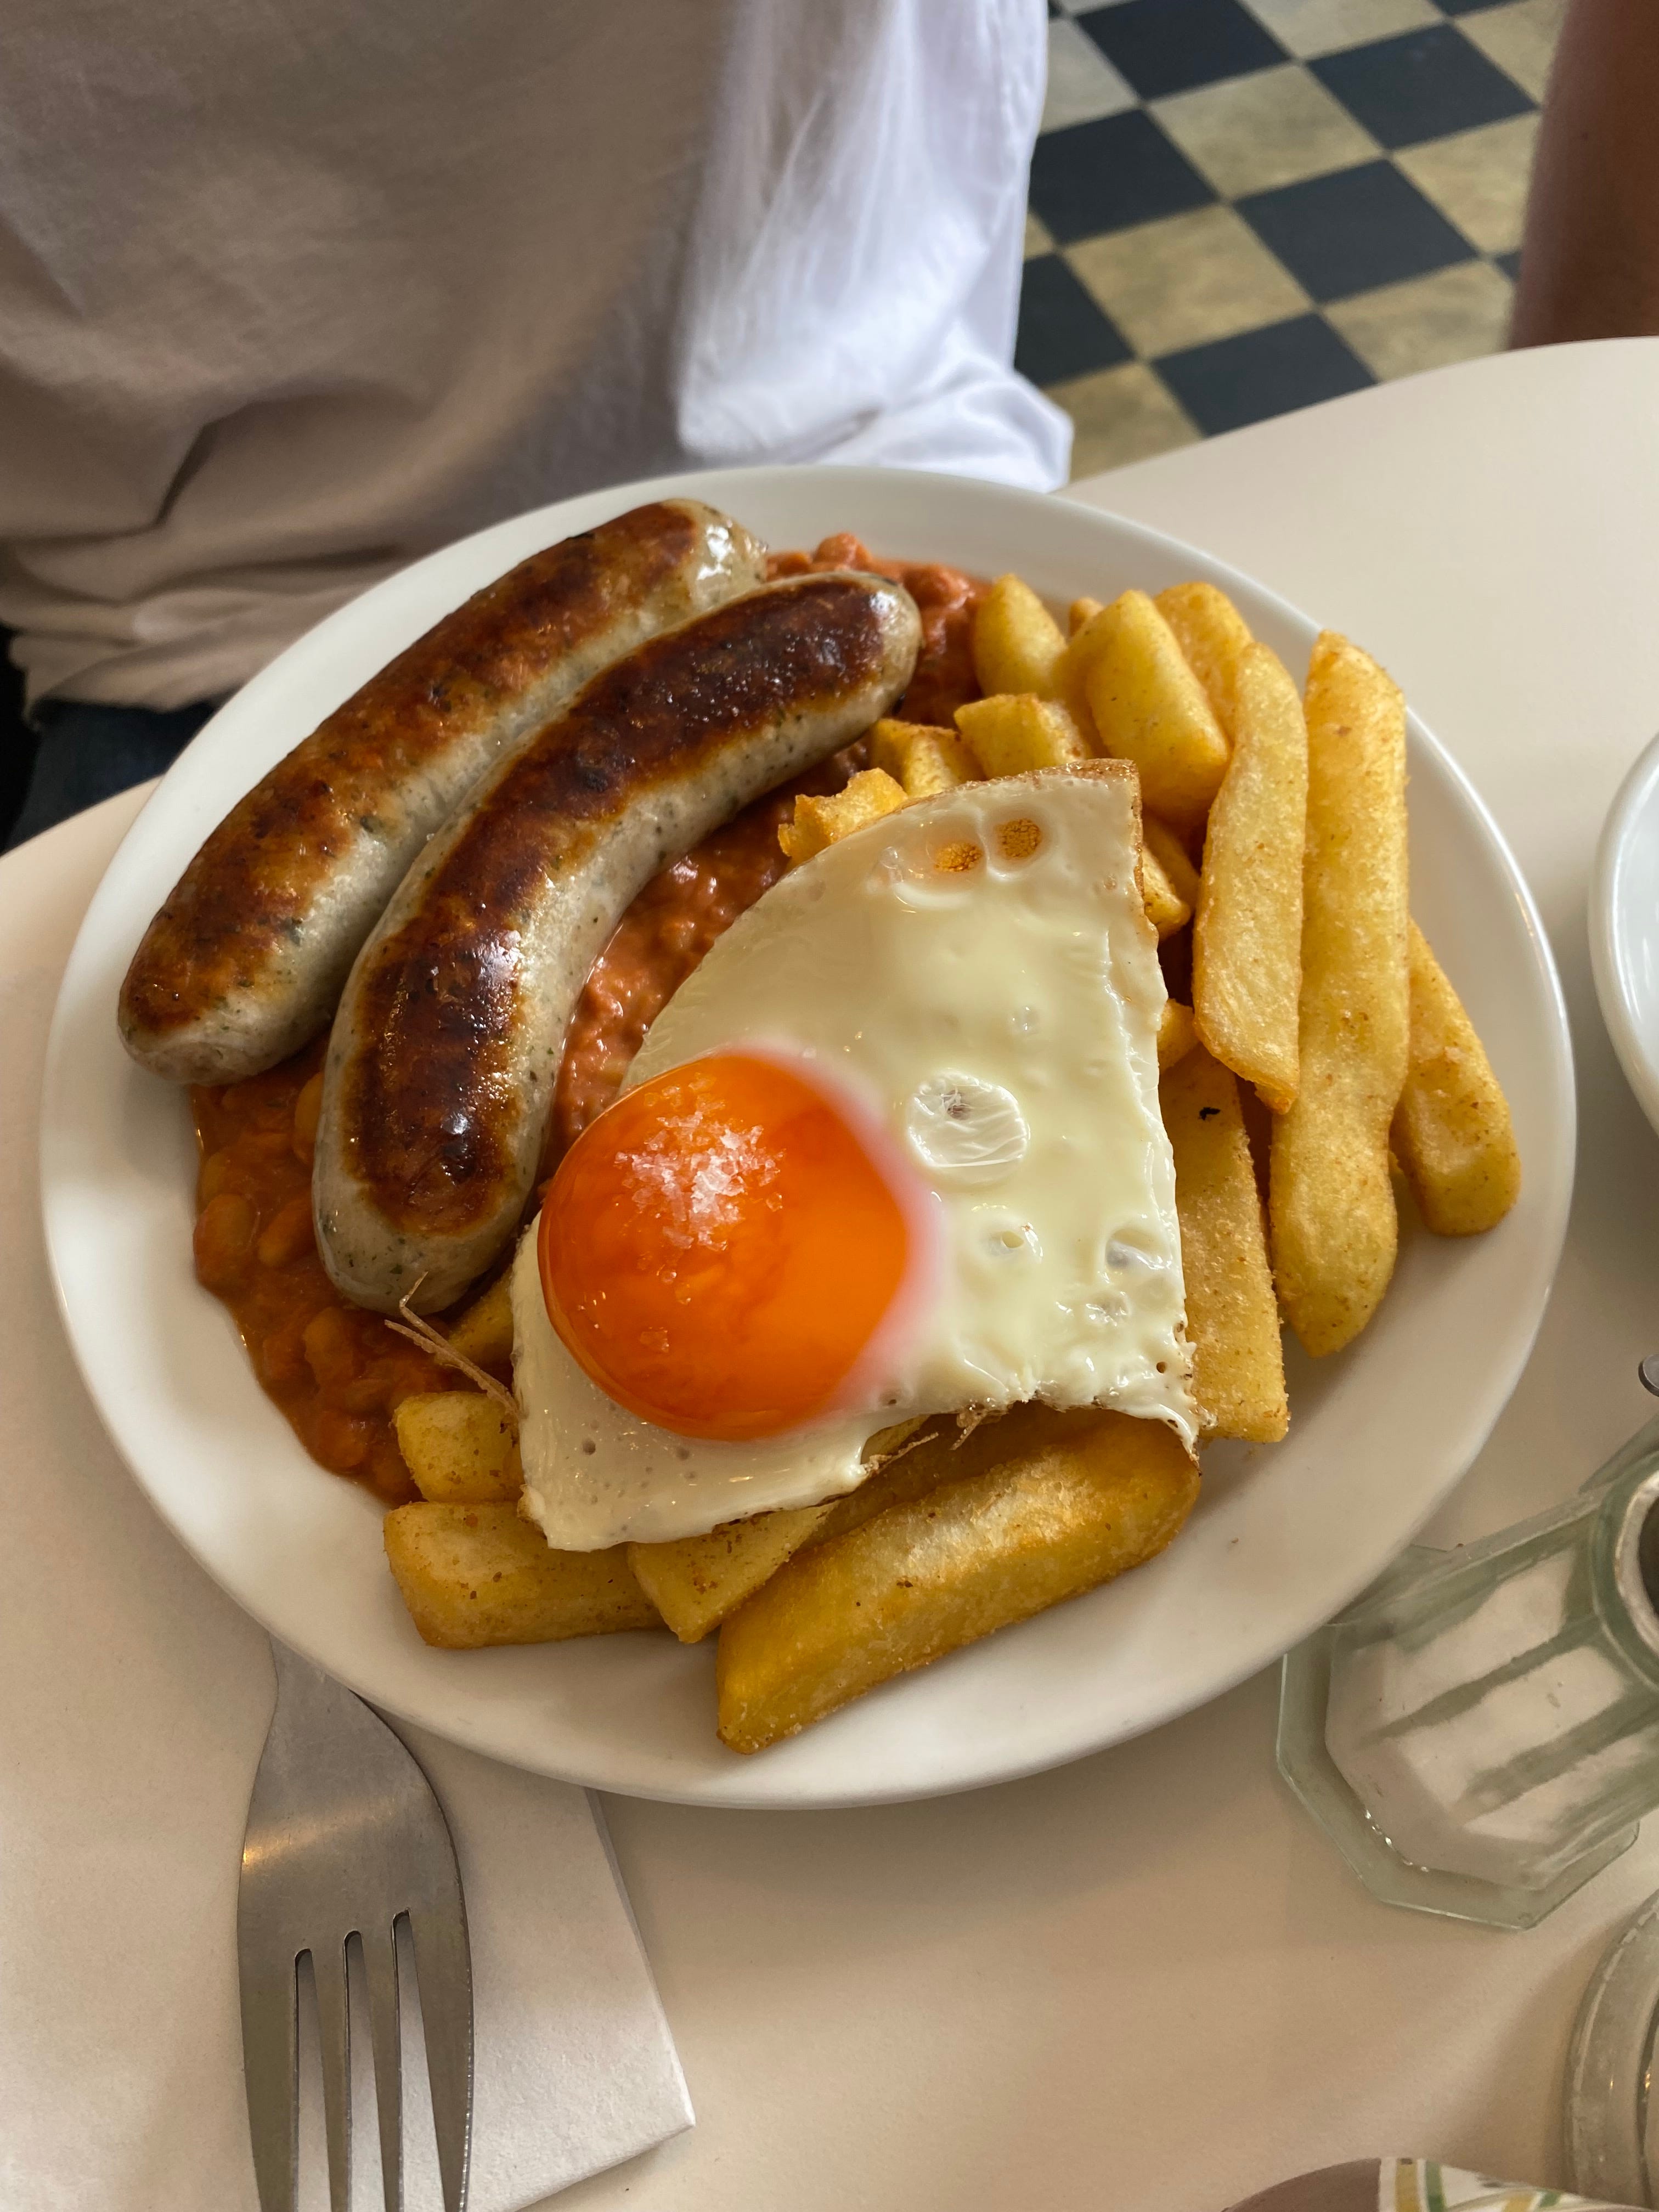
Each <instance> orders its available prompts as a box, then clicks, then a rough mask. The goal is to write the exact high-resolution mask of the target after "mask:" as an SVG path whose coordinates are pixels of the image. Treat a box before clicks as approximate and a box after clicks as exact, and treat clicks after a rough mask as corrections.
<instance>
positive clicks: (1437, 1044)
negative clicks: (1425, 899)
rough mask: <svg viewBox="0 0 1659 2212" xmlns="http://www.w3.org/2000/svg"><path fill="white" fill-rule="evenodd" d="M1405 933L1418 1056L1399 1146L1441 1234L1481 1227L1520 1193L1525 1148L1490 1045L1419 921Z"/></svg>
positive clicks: (1398, 1121)
mask: <svg viewBox="0 0 1659 2212" xmlns="http://www.w3.org/2000/svg"><path fill="white" fill-rule="evenodd" d="M1407 943H1408V946H1409V954H1408V962H1409V973H1410V978H1411V1057H1410V1060H1409V1062H1408V1063H1407V1070H1406V1087H1405V1089H1404V1090H1403V1091H1401V1094H1400V1103H1399V1105H1398V1106H1396V1107H1395V1115H1394V1128H1393V1133H1392V1139H1391V1141H1392V1144H1393V1148H1394V1156H1395V1159H1397V1160H1398V1161H1399V1163H1400V1165H1401V1170H1403V1172H1404V1174H1405V1177H1406V1180H1407V1182H1408V1183H1409V1184H1410V1185H1411V1187H1412V1194H1413V1197H1414V1198H1415V1199H1416V1200H1417V1210H1418V1212H1419V1213H1420V1214H1421V1215H1422V1217H1423V1219H1424V1222H1425V1225H1426V1226H1427V1227H1429V1228H1430V1229H1431V1230H1433V1231H1434V1233H1435V1235H1436V1236H1437V1237H1476V1236H1479V1235H1480V1232H1481V1231H1483V1230H1486V1229H1492V1228H1495V1227H1496V1226H1497V1225H1498V1223H1499V1222H1500V1221H1501V1220H1502V1219H1503V1218H1504V1215H1505V1214H1506V1213H1507V1212H1509V1210H1510V1207H1511V1206H1513V1205H1514V1204H1515V1201H1516V1199H1517V1198H1518V1197H1519V1196H1520V1194H1521V1155H1520V1154H1519V1152H1516V1148H1515V1131H1514V1130H1513V1128H1511V1127H1510V1109H1509V1104H1508V1102H1507V1101H1506V1099H1505V1098H1504V1094H1503V1092H1502V1091H1500V1090H1499V1088H1498V1078H1497V1077H1496V1076H1495V1075H1494V1074H1493V1073H1492V1062H1491V1061H1490V1060H1488V1059H1487V1058H1486V1047H1485V1046H1484V1045H1483V1044H1482V1043H1481V1042H1480V1038H1479V1037H1478V1036H1476V1035H1475V1032H1474V1023H1473V1022H1471V1021H1470V1019H1469V1018H1468V1015H1467V1014H1466V1013H1465V1012H1464V1011H1463V1004H1462V1000H1460V999H1459V997H1458V995H1457V994H1456V992H1455V991H1454V990H1453V988H1452V987H1451V985H1450V983H1449V981H1447V979H1446V975H1445V972H1444V970H1443V969H1442V967H1441V965H1440V963H1439V962H1438V961H1437V959H1436V958H1435V957H1434V955H1433V953H1432V952H1431V951H1430V950H1429V945H1428V940H1427V939H1426V938H1425V936H1424V934H1423V933H1422V931H1421V930H1420V929H1419V927H1418V926H1417V924H1416V923H1415V922H1413V923H1412V925H1411V927H1410V931H1409V934H1408V939H1407Z"/></svg>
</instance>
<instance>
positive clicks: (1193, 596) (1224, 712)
mask: <svg viewBox="0 0 1659 2212" xmlns="http://www.w3.org/2000/svg"><path fill="white" fill-rule="evenodd" d="M1157 604H1158V612H1159V613H1160V614H1161V615H1162V616H1163V617H1164V621H1165V622H1166V623H1169V625H1170V629H1172V630H1173V631H1174V632H1175V634H1176V639H1177V641H1178V642H1179V644H1180V647H1181V650H1182V653H1185V655H1186V656H1187V665H1188V667H1189V668H1190V669H1191V670H1192V671H1193V673H1194V676H1196V677H1197V678H1198V680H1199V682H1200V684H1202V685H1203V686H1204V691H1205V696H1206V697H1207V699H1208V700H1209V702H1210V704H1211V706H1212V707H1213V708H1214V709H1215V718H1216V720H1217V721H1218V722H1219V723H1220V725H1221V726H1222V729H1223V730H1224V731H1225V733H1226V735H1227V737H1228V738H1230V739H1231V737H1232V734H1233V684H1234V682H1235V679H1236V678H1237V671H1238V663H1239V659H1240V657H1241V655H1242V654H1243V651H1244V648H1245V647H1247V646H1248V645H1249V642H1250V626H1249V623H1247V622H1246V621H1245V619H1244V617H1243V615H1242V614H1240V612H1239V611H1238V609H1237V607H1236V606H1235V605H1233V603H1232V601H1231V599H1229V598H1228V597H1227V594H1226V593H1225V592H1224V591H1220V590H1218V588H1217V586H1215V585H1213V584H1171V585H1170V588H1169V589H1168V591H1166V592H1159V593H1158V602H1157Z"/></svg>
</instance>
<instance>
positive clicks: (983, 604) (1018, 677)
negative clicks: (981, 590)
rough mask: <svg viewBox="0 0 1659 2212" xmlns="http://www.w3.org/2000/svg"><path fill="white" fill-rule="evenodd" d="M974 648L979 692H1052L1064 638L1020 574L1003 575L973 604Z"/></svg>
mask: <svg viewBox="0 0 1659 2212" xmlns="http://www.w3.org/2000/svg"><path fill="white" fill-rule="evenodd" d="M973 650H974V674H975V676H976V677H977V678H978V679H979V688H980V690H981V691H984V692H986V693H987V694H988V693H992V692H997V691H1033V692H1035V693H1036V696H1037V697H1038V698H1039V699H1052V698H1053V697H1054V679H1055V671H1056V670H1057V669H1058V667H1059V665H1060V654H1061V653H1064V651H1065V650H1066V640H1065V638H1064V637H1063V636H1062V635H1060V624H1059V623H1057V622H1056V621H1055V620H1054V617H1053V616H1052V615H1051V614H1050V613H1049V611H1048V608H1047V607H1045V606H1044V605H1043V604H1042V600H1041V599H1038V597H1037V595H1036V592H1034V591H1033V590H1032V589H1031V587H1030V585H1029V584H1026V583H1022V582H1021V580H1020V579H1019V578H1018V576H1012V575H1010V576H999V577H998V578H997V580H996V581H995V583H994V584H993V585H992V586H991V588H990V590H989V591H988V592H987V593H986V594H985V597H984V598H983V599H981V601H980V603H979V605H978V606H977V607H976V608H975V611H974V635H973Z"/></svg>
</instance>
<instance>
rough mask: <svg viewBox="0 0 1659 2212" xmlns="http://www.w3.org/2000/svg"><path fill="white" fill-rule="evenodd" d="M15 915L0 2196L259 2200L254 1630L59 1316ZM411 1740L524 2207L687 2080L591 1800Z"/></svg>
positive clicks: (635, 2130)
mask: <svg viewBox="0 0 1659 2212" xmlns="http://www.w3.org/2000/svg"><path fill="white" fill-rule="evenodd" d="M53 834H54V836H63V835H64V834H65V833H61V832H60V833H53ZM26 849H27V848H26ZM67 856H68V848H67V846H66V848H65V857H66V858H67ZM15 867H16V864H15V863H12V864H8V865H5V866H0V915H3V913H4V906H5V902H6V899H7V896H8V893H9V892H12V893H13V895H14V896H15V887H17V886H18V885H19V876H18V874H17V873H16V872H14V871H15ZM88 888H90V886H88ZM9 919H13V920H15V908H14V910H13V915H12V916H11V917H9ZM27 934H28V933H27V931H26V930H25V931H23V932H21V933H20V932H19V931H18V930H17V929H15V928H7V929H4V930H0V1916H3V1917H0V2114H3V2120H0V2205H3V2206H4V2207H6V2208H8V2212H10V2208H13V2207H15V2208H19V2212H21V2208H24V2207H27V2212H70V2208H73V2212H85V2208H87V2207H88V2206H96V2207H98V2208H99V2212H152V2208H154V2212H197V2208H201V2212H252V2208H253V2207H254V2206H255V2204H256V2203H257V2198H256V2195H255V2190H254V2182H253V2172H252V2162H251V2158H250V2154H249V2150H248V2141H247V2122H246V2105H245V2102H244V2098H243V2089H242V2075H241V2034H240V2021H239V2018H238V2013H237V1990H236V1952H235V1926H236V1879H237V1873H238V1868H239V1863H240V1852H241V1841H242V1827H243V1823H244V1820H245V1819H246V1812H247V1800H248V1791H249V1788H250V1786H251V1784H252V1778H253V1770H254V1767H255V1765H257V1763H258V1757H259V1752H260V1747H261V1746H262V1744H263V1742H264V1733H265V1728H266V1724H267V1722H268V1721H269V1718H270V1707H271V1702H272V1698H273V1694H274V1686H273V1678H272V1674H271V1667H270V1646H269V1644H268V1643H267V1642H266V1639H265V1638H264V1634H263V1632H261V1631H260V1630H259V1629H258V1628H257V1627H256V1626H254V1624H253V1623H252V1621H251V1620H248V1619H247V1618H246V1615H244V1614H243V1613H240V1611H239V1610H238V1608H237V1607H235V1606H234V1605H233V1604H232V1602H231V1601H230V1600H229V1599H228V1598H227V1597H225V1596H224V1595H222V1593H221V1592H220V1591H219V1590H218V1589H216V1586H215V1585H214V1584H213V1583H210V1581H209V1580H208V1578H207V1577H206V1576H205V1575H204V1573H203V1572H202V1571H201V1570H200V1569H199V1568H198V1567H197V1565H195V1563H194V1561H192V1560H191V1559H190V1558H189V1557H188V1556H187V1555H186V1554H185V1552H184V1551H183V1550H182V1549H181V1547H179V1544H178V1543H177V1542H176V1541H174V1539H173V1536H172V1535H171V1534H169V1532H168V1531H167V1529H166V1528H164V1527H163V1525H162V1523H161V1522H160V1520H159V1519H158V1518H157V1517H156V1516H155V1514H154V1513H153V1511H152V1510H151V1509H150V1507H149V1504H148V1502H147V1501H146V1500H145V1498H143V1495H142V1493H141V1492H139V1490H138V1488H137V1485H136V1484H135V1483H134V1482H133V1481H132V1480H131V1477H130V1476H129V1475H128V1474H127V1473H126V1471H125V1468H123V1466H122V1464H121V1462H120V1461H119V1460H118V1457H117V1455H116V1454H115V1452H114V1449H112V1445H111V1444H110V1443H109V1440H108V1438H107V1437H106V1435H105V1434H104V1431H103V1430H102V1428H101V1427H100V1424H99V1421H98V1419H97V1416H96V1415H95V1414H94V1412H93V1410H92V1407H91V1405H90V1403H89V1402H88V1399H87V1397H86V1395H85V1393H84V1392H83V1390H82V1387H81V1384H80V1381H79V1378H78V1376H76V1370H75V1367H74V1364H73V1362H72V1360H71V1358H70V1353H69V1350H68V1346H67V1345H66V1344H65V1342H64V1337H63V1334H62V1331H61V1329H60V1328H59V1325H58V1316H57V1312H56V1310H55V1307H54V1305H53V1302H52V1291H51V1288H50V1285H49V1282H48V1279H47V1275H46V1255H45V1252H44V1249H43V1247H42V1240H41V1233H40V1209H39V1202H38V1199H37V1194H36V1169H35V1133H36V1127H35V1125H36V1118H37V1098H38V1094H39V1091H40V1066H41V1059H42V1054H43V1050H44V1046H45V1040H46V1025H47V1022H48V1019H49V1017H50V1013H51V1008H52V999H53V996H54V994H55V992H56V987H57V981H58V977H57V974H56V972H55V966H53V965H40V964H35V965H33V966H32V967H30V968H28V969H24V970H23V971H21V972H18V971H17V970H16V969H15V967H14V968H13V970H12V972H10V973H6V972H4V969H5V966H6V958H7V956H6V951H5V944H6V941H9V943H10V945H11V946H12V952H11V956H10V957H11V958H12V960H13V961H15V957H16V953H17V948H18V945H19V942H20V937H22V938H26V937H27ZM44 949H45V948H40V950H44ZM52 949H53V951H54V952H57V951H58V948H56V947H54V948H52ZM66 949H67V948H66V947H65V948H63V950H64V951H66ZM406 1736H407V1740H408V1741H410V1745H411V1747H412V1748H413V1749H414V1750H415V1751H416V1755H417V1757H418V1758H419V1759H421V1762H422V1765H424V1767H425V1768H426V1771H427V1772H428V1775H429V1777H430V1778H431V1780H432V1783H433V1784H434V1787H435V1789H436V1790H437V1792H438V1794H439V1796H440V1797H441V1800H442V1802H443V1805H444V1808H445V1810H446V1812H447V1814H448V1816H449V1821H450V1825H451V1827H452V1829H453V1832H454V1837H455V1844H456V1848H457V1850H458V1852H459V1858H460V1866H461V1875H462V1879H463V1881H464V1883H465V1889H466V1901H467V1912H468V1919H469V1923H470V1926H471V1940H472V1971H473V1983H474V1993H475V2008H476V2045H477V2088H476V2098H475V2105H474V2118H473V2133H472V2145H473V2149H472V2191H471V2199H470V2203H471V2208H472V2212H517V2208H520V2207H522V2206H527V2205H530V2204H532V2203H538V2202H539V2201H541V2200H542V2199H544V2198H545V2197H548V2196H550V2194H552V2193H553V2192H554V2191H557V2190H559V2189H562V2188H564V2187H566V2186H568V2185H569V2184H570V2183H571V2182H573V2181H575V2180H577V2179H580V2177H582V2176H583V2175H585V2174H589V2173H593V2172H599V2171H600V2170H601V2169H603V2168H604V2167H606V2166H612V2165H615V2164H616V2163H617V2161H618V2160H622V2159H625V2158H629V2157H631V2156H632V2155H634V2154H635V2153H636V2152H639V2151H641V2150H644V2149H646V2148H648V2147H649V2146H651V2145H652V2144H653V2143H658V2142H662V2141H664V2140H665V2138H666V2137H668V2136H671V2135H676V2134H678V2132H679V2131H680V2130H681V2129H683V2128H685V2127H689V2126H690V2124H691V2118H692V2115H691V2108H690V2100H689V2099H688V2097H687V2093H686V2088H685V2082H684V2077H683V2075H682V2074H681V2072H680V2068H679V2062H678V2058H677V2057H676V2056H675V2052H674V2046H673V2044H672V2042H671V2039H670V2037H669V2033H668V2027H667V2023H666V2021H665V2019H664V2016H663V2012H662V2007H661V2005H660V2003H659V2000H658V1996H657V1993H656V1990H655V1988H654V1986H653V1982H652V1979H651V1973H650V1969H649V1967H648V1966H647V1963H646V1960H645V1957H644V1954H643V1952H642V1951H641V1948H640V1942H639V1938H638V1935H637V1933H636V1931H635V1927H634V1924H633V1920H632V1916H631V1914H630V1913H629V1909H628V1905H627V1900H626V1899H625V1897H624V1896H623V1893H622V1890H621V1887H620V1885H619V1883H618V1881H617V1877H616V1874H615V1870H614V1868H613V1865H612V1863H611V1857H610V1852H609V1846H608V1844H607V1842H606V1839H605V1835H604V1832H603V1829H602V1827H601V1826H600V1825H599V1822H598V1820H596V1818H595V1808H594V1807H593V1806H592V1804H591V1802H590V1801H589V1800H588V1798H587V1797H586V1795H585V1793H584V1792H582V1791H581V1790H576V1789H573V1788H570V1787H568V1786H566V1785H563V1784H556V1783H550V1782H545V1781H543V1780H540V1779H538V1778H536V1777H533V1776H531V1775H527V1774H524V1773H520V1772H518V1771H515V1770H513V1769H511V1768H508V1767H504V1766H500V1765H495V1763H493V1762H492V1761H489V1760H487V1759H480V1758H478V1757H477V1755H476V1754H473V1753H468V1752H465V1751H462V1750H459V1749H458V1748H457V1747H454V1746H453V1745H451V1744H447V1743H443V1742H441V1741H437V1740H436V1739H435V1738H433V1737H430V1736H428V1735H424V1734H422V1733H419V1732H417V1731H415V1730H409V1731H406ZM363 2117H364V2118H365V2120H367V2119H368V2118H369V2115H368V2114H365V2115H364V2116H363ZM365 2132H366V2134H367V2135H368V2136H369V2137H370V2138H371V2139H372V2136H373V2133H374V2130H373V2127H372V2125H370V2126H368V2128H367V2129H366V2130H365ZM416 2201H417V2202H418V2201H419V2199H418V2198H417V2199H416Z"/></svg>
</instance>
